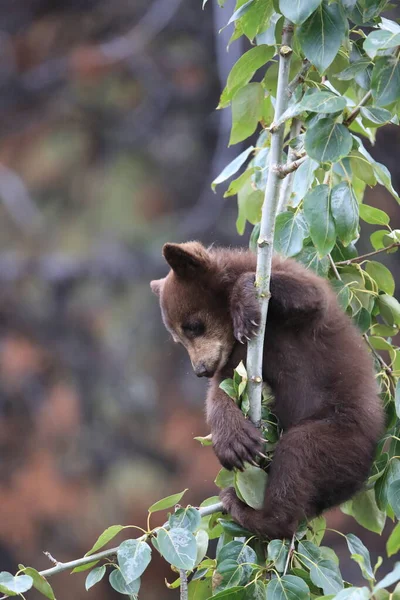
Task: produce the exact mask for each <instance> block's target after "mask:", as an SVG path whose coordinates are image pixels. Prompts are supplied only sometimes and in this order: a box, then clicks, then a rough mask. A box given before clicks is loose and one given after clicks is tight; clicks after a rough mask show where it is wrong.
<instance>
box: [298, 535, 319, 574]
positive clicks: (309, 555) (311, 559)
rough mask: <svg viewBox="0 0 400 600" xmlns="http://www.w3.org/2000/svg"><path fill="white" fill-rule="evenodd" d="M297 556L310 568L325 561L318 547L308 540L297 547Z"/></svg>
mask: <svg viewBox="0 0 400 600" xmlns="http://www.w3.org/2000/svg"><path fill="white" fill-rule="evenodd" d="M297 555H298V557H299V560H300V561H301V562H302V563H303V564H304V565H305V566H306V567H307V568H308V569H311V567H312V566H313V565H317V564H318V563H319V562H321V560H323V557H322V554H321V551H320V549H319V548H318V546H316V545H315V544H313V543H312V542H309V541H308V540H305V541H302V542H299V545H298V547H297Z"/></svg>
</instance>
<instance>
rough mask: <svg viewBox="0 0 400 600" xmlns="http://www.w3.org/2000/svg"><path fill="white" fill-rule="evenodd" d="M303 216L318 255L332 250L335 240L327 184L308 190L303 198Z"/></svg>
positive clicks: (323, 254) (324, 254)
mask: <svg viewBox="0 0 400 600" xmlns="http://www.w3.org/2000/svg"><path fill="white" fill-rule="evenodd" d="M304 216H305V218H306V221H307V223H308V226H309V228H310V236H311V239H312V241H313V243H314V245H315V247H316V248H317V250H318V252H319V255H320V257H322V256H326V255H327V254H329V252H330V251H331V250H332V248H333V246H334V245H335V240H336V232H335V223H334V221H333V217H332V213H331V202H330V189H329V186H327V185H325V184H322V185H317V186H316V187H315V188H313V189H312V190H311V191H310V192H308V194H307V195H306V197H305V198H304Z"/></svg>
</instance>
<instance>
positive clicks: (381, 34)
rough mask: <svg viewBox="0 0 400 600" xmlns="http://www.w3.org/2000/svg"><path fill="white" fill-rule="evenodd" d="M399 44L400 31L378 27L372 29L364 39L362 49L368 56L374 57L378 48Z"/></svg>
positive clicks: (387, 47) (393, 46)
mask: <svg viewBox="0 0 400 600" xmlns="http://www.w3.org/2000/svg"><path fill="white" fill-rule="evenodd" d="M396 46H400V33H392V32H391V31H385V30H383V29H379V30H377V31H372V32H371V33H370V34H369V35H368V36H367V38H366V39H365V40H364V46H363V48H364V50H365V52H366V53H367V54H368V56H369V57H370V58H375V56H376V55H377V53H378V51H379V50H388V49H389V48H395V47H396Z"/></svg>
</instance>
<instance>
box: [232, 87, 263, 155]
mask: <svg viewBox="0 0 400 600" xmlns="http://www.w3.org/2000/svg"><path fill="white" fill-rule="evenodd" d="M263 100H264V90H263V88H262V85H261V83H248V84H247V85H245V86H244V87H242V88H241V89H240V90H239V91H238V92H237V93H236V94H235V95H234V97H233V99H232V130H231V136H230V139H229V145H230V146H231V145H232V144H237V143H238V142H241V141H242V140H245V139H246V138H247V137H249V136H250V135H252V134H253V133H254V132H255V130H256V127H257V124H258V121H259V120H260V119H261V117H262V110H263Z"/></svg>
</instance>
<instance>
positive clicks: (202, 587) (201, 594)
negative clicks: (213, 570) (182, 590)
mask: <svg viewBox="0 0 400 600" xmlns="http://www.w3.org/2000/svg"><path fill="white" fill-rule="evenodd" d="M188 591H189V598H188V600H208V598H210V596H211V595H212V580H211V578H208V579H203V580H201V579H197V580H195V581H193V580H192V581H191V582H190V583H189V586H188Z"/></svg>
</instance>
